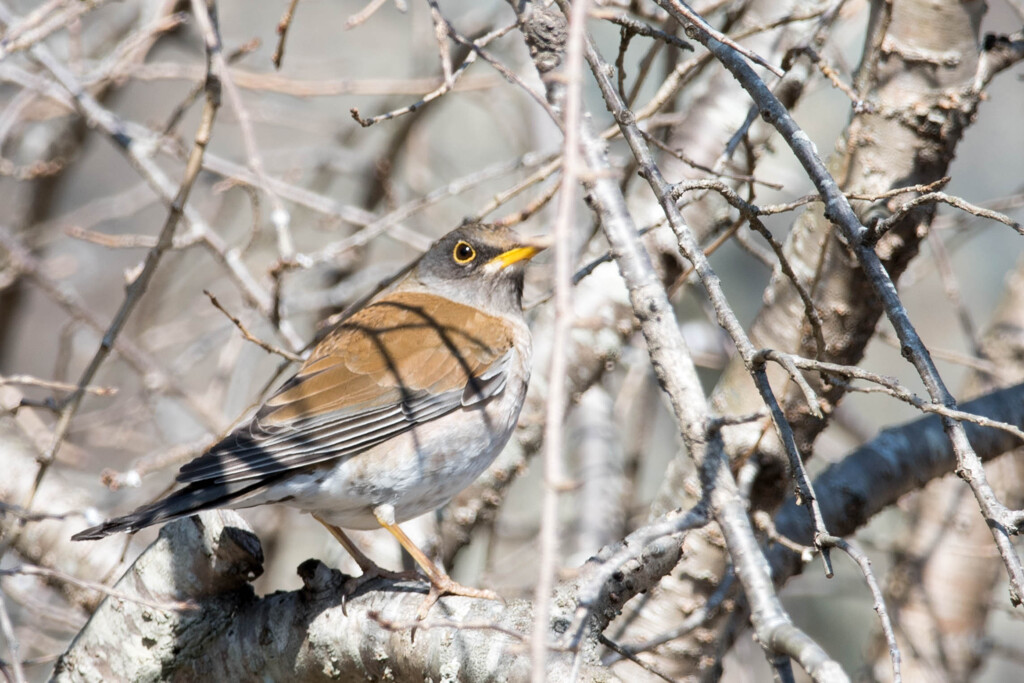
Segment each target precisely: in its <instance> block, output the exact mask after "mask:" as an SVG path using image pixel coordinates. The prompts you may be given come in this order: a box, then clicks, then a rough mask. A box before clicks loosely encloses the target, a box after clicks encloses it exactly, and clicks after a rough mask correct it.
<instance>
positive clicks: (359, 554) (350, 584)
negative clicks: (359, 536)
mask: <svg viewBox="0 0 1024 683" xmlns="http://www.w3.org/2000/svg"><path fill="white" fill-rule="evenodd" d="M313 519H315V520H316V521H318V522H320V523H321V524H323V525H324V526H325V527H326V528H327V530H328V531H329V532H331V536H334V538H335V539H336V540H337V541H338V543H340V544H341V547H342V548H344V549H345V552H347V553H348V554H349V555H351V556H352V559H353V560H355V561H356V564H358V565H359V569H360V570H362V572H363V573H362V575H360V576H354V577H352V578H351V579H349V580H348V581H346V582H345V585H344V587H343V588H342V593H344V594H345V595H352V594H353V593H354V592H355V591H356V590H358V589H359V587H360V586H362V585H363V584H364V583H367V582H368V581H372V580H373V579H376V578H382V579H391V580H392V581H407V580H414V579H418V578H419V577H418V576H416V573H415V572H393V571H391V570H389V569H384V568H383V567H381V566H380V565H379V564H377V563H376V562H374V561H373V560H371V559H370V558H369V557H367V556H366V555H365V554H364V553H363V551H362V550H360V549H359V548H358V547H356V544H355V543H353V542H352V539H351V538H349V537H348V536H347V535H346V534H345V532H344V531H342V530H341V529H339V528H338V527H336V526H334V525H333V524H330V523H329V522H327V521H326V520H324V518H323V517H321V516H320V515H317V514H314V515H313Z"/></svg>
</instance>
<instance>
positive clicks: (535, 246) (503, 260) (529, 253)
mask: <svg viewBox="0 0 1024 683" xmlns="http://www.w3.org/2000/svg"><path fill="white" fill-rule="evenodd" d="M548 246H550V243H549V242H548V241H547V240H544V239H537V240H535V241H534V242H532V243H530V244H525V245H523V246H521V247H516V248H515V249H509V250H508V251H503V252H502V253H500V254H498V255H497V256H495V257H494V258H492V259H491V260H490V261H489V262H488V265H490V264H491V263H497V264H500V266H499V270H500V269H501V268H508V267H509V266H511V265H512V264H513V263H519V262H520V261H528V260H530V259H532V258H533V257H534V256H536V255H537V254H539V253H540V252H542V251H544V250H545V249H547V248H548Z"/></svg>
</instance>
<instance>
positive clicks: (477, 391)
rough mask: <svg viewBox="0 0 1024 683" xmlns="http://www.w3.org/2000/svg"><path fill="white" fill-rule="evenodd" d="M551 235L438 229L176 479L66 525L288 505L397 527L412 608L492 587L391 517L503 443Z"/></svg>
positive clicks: (412, 508) (128, 523) (327, 521)
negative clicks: (438, 558)
mask: <svg viewBox="0 0 1024 683" xmlns="http://www.w3.org/2000/svg"><path fill="white" fill-rule="evenodd" d="M544 248H545V245H544V244H542V243H541V242H539V241H533V242H531V241H524V240H522V239H520V238H519V237H517V236H516V235H515V233H513V232H511V231H509V230H502V229H493V228H488V227H485V226H481V225H476V224H473V225H467V226H463V227H460V228H457V229H456V230H454V231H452V232H450V233H449V234H448V235H446V236H444V237H443V238H441V239H440V240H439V241H438V242H436V243H435V244H434V245H433V246H431V247H430V249H429V250H428V251H427V252H426V253H425V254H424V255H423V256H422V257H421V258H420V259H419V261H418V262H417V263H416V264H415V265H414V266H412V267H411V269H410V270H409V272H408V273H407V274H406V275H405V276H404V277H402V278H400V279H399V280H398V281H396V282H395V283H394V284H392V285H391V286H390V287H388V288H387V289H385V290H384V291H382V292H381V293H380V294H378V295H377V296H375V297H373V298H372V299H371V300H370V301H369V302H368V303H367V304H366V305H365V306H364V307H362V308H361V309H359V310H358V311H357V312H356V313H354V314H353V315H351V316H350V317H348V318H347V319H345V320H344V321H343V322H342V323H341V324H339V325H338V326H337V327H336V328H335V329H333V330H332V331H331V332H330V333H329V334H328V335H327V336H326V337H325V338H324V339H323V340H322V341H321V342H320V343H319V344H317V346H316V347H315V348H314V349H313V351H312V353H311V354H310V356H309V358H308V360H306V361H305V362H304V363H303V364H302V367H301V368H299V371H298V372H297V373H296V374H295V376H294V377H292V378H291V379H289V380H288V381H287V382H285V383H284V384H283V385H282V386H281V388H280V389H278V390H277V392H276V393H275V394H274V395H273V396H271V397H270V399H268V400H267V402H266V403H265V404H263V405H262V406H261V407H260V408H259V410H258V411H257V412H256V414H255V416H254V417H253V418H252V420H251V421H249V422H248V423H247V424H244V425H242V426H241V427H239V428H237V429H235V430H234V431H233V432H232V433H230V434H229V435H228V436H226V437H225V438H224V439H223V440H221V441H220V442H218V443H217V444H216V445H214V446H213V447H211V448H210V449H209V450H208V451H207V452H206V453H204V454H203V455H201V456H199V457H198V458H196V459H194V460H192V461H191V462H189V463H187V464H186V465H184V466H183V467H182V468H181V470H180V471H179V473H178V477H177V479H178V481H179V482H181V483H183V484H184V485H185V486H184V488H181V489H179V490H178V491H175V492H174V493H171V494H170V495H168V496H167V497H166V498H163V499H161V500H158V501H156V502H154V503H151V504H149V505H145V506H143V507H141V508H139V509H137V510H135V511H134V512H132V513H130V514H128V515H125V516H123V517H117V518H115V519H112V520H109V521H107V522H105V523H103V524H101V525H99V526H96V527H92V528H90V529H86V530H84V531H81V532H79V533H77V534H75V535H74V536H73V537H72V538H73V539H74V540H90V539H97V538H102V537H104V536H107V535H109V534H112V533H115V532H118V531H127V532H134V531H137V530H139V529H142V528H143V527H147V526H150V525H151V524H158V523H160V522H166V521H169V520H172V519H176V518H179V517H185V516H188V515H191V514H193V513H195V512H198V511H200V510H207V509H210V508H243V507H251V506H254V505H264V504H268V503H285V504H287V505H291V506H294V507H297V508H299V509H301V510H303V511H306V512H309V513H311V514H312V515H313V516H314V517H315V518H316V519H317V520H319V521H320V522H321V523H323V524H324V525H325V526H326V527H327V528H328V530H330V531H331V533H332V534H333V535H334V536H335V538H337V539H338V541H339V542H340V543H341V544H342V545H343V546H344V547H345V549H346V550H347V551H348V552H349V553H350V554H352V556H353V557H354V558H355V560H356V562H358V563H359V566H360V568H361V569H362V571H363V576H362V577H360V578H359V579H357V580H356V581H355V582H353V583H352V584H351V585H350V586H348V587H347V590H348V591H349V592H351V591H352V590H355V588H356V587H357V586H358V585H361V584H362V583H363V582H365V581H366V580H369V579H370V578H374V577H377V576H388V577H394V576H398V575H397V574H395V573H393V572H388V571H386V570H383V569H381V568H380V567H378V566H377V565H376V564H374V563H373V562H372V561H371V560H370V559H369V558H367V557H366V556H365V555H363V554H362V553H361V552H360V551H359V550H358V549H357V548H356V547H355V546H354V545H353V544H352V542H351V541H350V540H349V539H348V537H347V536H346V535H345V534H344V533H343V532H342V531H341V529H340V528H338V527H344V528H347V529H372V528H376V527H377V526H378V525H380V526H383V527H384V528H385V529H387V530H388V531H390V532H391V533H392V534H393V535H394V536H395V537H396V538H397V539H398V541H399V542H400V543H401V544H402V546H403V547H404V548H405V549H406V550H407V551H408V552H409V554H410V555H412V557H413V559H415V560H416V562H417V564H419V566H420V567H421V568H422V569H423V570H424V571H425V572H426V574H427V577H428V579H429V580H430V584H431V588H430V592H429V593H428V595H427V599H426V600H425V601H424V603H423V606H422V607H421V608H420V616H421V618H422V616H423V615H425V614H426V611H427V610H428V609H429V607H430V606H431V605H432V604H433V603H434V602H435V601H436V600H437V598H438V597H440V596H441V595H444V594H457V595H468V596H471V597H484V598H497V596H496V595H495V594H494V593H492V592H491V591H488V590H481V589H474V588H467V587H465V586H462V585H460V584H458V583H456V582H455V581H453V580H452V579H451V578H450V577H448V575H447V574H445V573H444V572H443V571H442V570H440V569H439V568H437V566H435V565H434V563H433V562H431V561H430V559H429V558H428V557H427V556H426V555H425V554H424V553H423V552H422V551H421V550H420V549H419V548H417V547H416V546H415V545H414V544H413V542H412V541H411V540H410V539H409V537H408V536H406V535H405V533H404V532H403V531H402V530H401V529H400V528H399V527H398V523H399V522H403V521H405V520H408V519H412V518H413V517H417V516H419V515H421V514H423V513H426V512H430V511H431V510H435V509H437V508H439V507H441V506H442V505H444V504H445V503H447V502H448V501H449V500H451V498H452V497H453V496H454V495H455V494H456V493H458V492H459V491H461V490H462V489H464V488H466V487H467V486H468V485H469V484H470V483H472V482H473V480H474V479H476V478H477V476H479V475H480V474H481V473H482V472H483V471H484V469H485V468H486V467H487V466H488V465H489V464H490V463H491V462H492V461H493V460H494V458H495V457H496V456H497V455H498V453H500V452H501V450H502V448H504V446H505V444H506V443H507V442H508V440H509V438H510V436H511V435H512V431H513V429H514V428H515V425H516V421H517V420H518V418H519V411H520V410H521V408H522V406H523V398H524V396H525V394H526V386H527V382H528V381H529V377H530V356H531V339H530V330H529V328H528V327H527V325H526V321H525V320H524V318H523V312H522V293H523V278H524V272H525V264H526V262H527V261H528V260H529V259H531V258H532V257H533V256H534V255H536V254H537V253H538V252H539V251H541V250H542V249H544Z"/></svg>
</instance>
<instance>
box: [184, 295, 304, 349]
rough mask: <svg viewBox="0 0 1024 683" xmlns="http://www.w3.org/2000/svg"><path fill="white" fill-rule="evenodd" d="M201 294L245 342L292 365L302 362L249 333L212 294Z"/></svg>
mask: <svg viewBox="0 0 1024 683" xmlns="http://www.w3.org/2000/svg"><path fill="white" fill-rule="evenodd" d="M203 294H205V295H206V296H207V297H209V299H210V303H211V304H213V306H214V308H216V309H217V310H218V311H220V312H221V313H223V314H224V315H225V316H227V319H228V320H230V321H231V322H232V323H234V325H235V327H237V328H238V330H239V332H241V333H242V336H243V337H245V338H246V340H247V341H251V342H252V343H253V344H256V346H258V347H260V348H261V349H263V350H264V351H266V352H268V353H276V354H277V355H279V356H281V357H282V358H284V359H286V360H290V361H292V362H293V363H295V362H300V361H302V356H300V355H298V354H295V353H292V352H291V351H287V350H285V349H282V348H279V347H277V346H274V345H273V344H270V343H268V342H265V341H263V340H262V339H260V338H259V337H257V336H255V335H254V334H252V333H251V332H249V330H247V329H246V328H245V325H244V324H242V321H241V320H239V319H238V318H236V317H235V316H233V315H231V314H230V313H229V312H228V310H227V309H226V308H224V306H222V305H221V303H220V301H218V300H217V297H215V296H214V295H213V293H212V292H210V291H209V290H206V289H204V290H203Z"/></svg>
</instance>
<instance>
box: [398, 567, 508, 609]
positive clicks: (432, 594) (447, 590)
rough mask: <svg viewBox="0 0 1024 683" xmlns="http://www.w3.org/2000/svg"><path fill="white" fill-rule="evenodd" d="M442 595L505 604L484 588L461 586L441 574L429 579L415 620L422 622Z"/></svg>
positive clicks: (496, 595) (498, 596)
mask: <svg viewBox="0 0 1024 683" xmlns="http://www.w3.org/2000/svg"><path fill="white" fill-rule="evenodd" d="M442 595H463V596H465V597H467V598H482V599H484V600H497V601H499V602H501V603H504V602H505V599H504V598H502V597H501V596H500V595H498V594H497V593H495V592H494V591H491V590H487V589H486V588H470V587H469V586H463V585H462V584H461V583H458V582H457V581H455V580H454V579H452V578H451V577H450V576H448V575H447V574H442V575H441V576H439V577H432V578H431V580H430V591H429V592H428V593H427V597H425V598H423V602H422V603H420V608H419V610H418V611H417V612H416V618H417V619H419V620H420V621H423V619H425V618H426V616H427V612H429V611H430V608H431V607H433V606H434V603H435V602H437V600H438V598H440V597H441V596H442Z"/></svg>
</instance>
